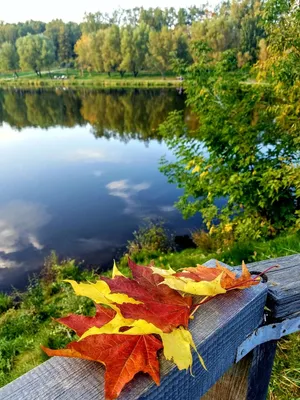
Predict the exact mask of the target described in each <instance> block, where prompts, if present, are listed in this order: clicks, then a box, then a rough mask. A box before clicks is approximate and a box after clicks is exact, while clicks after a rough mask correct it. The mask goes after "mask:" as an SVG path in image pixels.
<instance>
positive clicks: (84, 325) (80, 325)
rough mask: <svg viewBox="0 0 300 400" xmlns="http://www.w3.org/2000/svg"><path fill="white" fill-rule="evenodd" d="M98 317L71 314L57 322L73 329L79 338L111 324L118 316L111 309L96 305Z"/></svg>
mask: <svg viewBox="0 0 300 400" xmlns="http://www.w3.org/2000/svg"><path fill="white" fill-rule="evenodd" d="M95 307H96V315H95V316H94V317H85V316H84V315H77V314H71V315H69V316H68V317H64V318H59V319H57V320H56V321H57V322H59V323H61V324H63V325H66V326H67V327H69V328H71V329H73V331H75V332H76V334H77V335H78V336H82V335H83V334H84V332H86V331H87V330H88V329H90V328H92V327H94V326H95V327H98V328H100V327H101V326H103V325H106V324H107V323H109V322H110V321H111V320H112V319H113V318H114V317H115V315H116V312H115V311H114V310H112V309H110V308H105V307H103V306H101V305H99V304H95Z"/></svg>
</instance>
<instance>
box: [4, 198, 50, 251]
mask: <svg viewBox="0 0 300 400" xmlns="http://www.w3.org/2000/svg"><path fill="white" fill-rule="evenodd" d="M50 219H51V217H50V215H49V214H48V212H47V211H46V209H45V207H44V206H43V205H41V204H37V203H30V202H25V201H21V200H15V201H11V202H10V203H8V204H6V205H5V206H2V207H0V252H3V253H4V254H9V253H13V252H16V251H20V250H23V249H25V248H27V247H29V246H32V247H34V248H35V249H37V250H41V249H43V247H44V246H43V245H42V244H41V243H40V241H39V239H38V235H37V234H38V230H39V228H41V227H42V226H44V225H46V224H47V223H48V222H49V221H50Z"/></svg>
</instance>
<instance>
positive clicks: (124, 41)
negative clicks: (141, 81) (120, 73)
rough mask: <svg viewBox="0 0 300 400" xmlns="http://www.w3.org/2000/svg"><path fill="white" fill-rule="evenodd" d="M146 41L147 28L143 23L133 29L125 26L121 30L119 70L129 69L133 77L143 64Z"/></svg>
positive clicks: (146, 50)
mask: <svg viewBox="0 0 300 400" xmlns="http://www.w3.org/2000/svg"><path fill="white" fill-rule="evenodd" d="M148 41H149V28H148V26H147V25H146V24H144V23H141V24H140V25H139V26H137V27H136V28H134V29H132V28H131V27H126V28H124V29H123V30H122V33H121V54H122V62H121V64H120V70H125V71H131V72H132V73H133V75H134V76H135V77H136V76H137V75H138V73H139V71H140V70H141V69H142V68H143V67H144V65H145V61H146V55H147V54H148Z"/></svg>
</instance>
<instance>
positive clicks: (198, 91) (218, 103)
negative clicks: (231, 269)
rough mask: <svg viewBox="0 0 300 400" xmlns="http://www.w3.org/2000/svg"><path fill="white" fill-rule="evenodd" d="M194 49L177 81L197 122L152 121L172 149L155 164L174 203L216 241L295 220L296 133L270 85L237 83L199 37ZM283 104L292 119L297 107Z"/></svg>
mask: <svg viewBox="0 0 300 400" xmlns="http://www.w3.org/2000/svg"><path fill="white" fill-rule="evenodd" d="M194 52H195V53H196V54H195V55H194V59H196V60H197V61H196V62H195V64H193V65H192V66H190V67H189V68H188V69H187V70H186V77H185V78H186V79H185V85H186V93H187V104H188V105H189V106H190V107H192V110H193V112H194V113H195V114H196V115H197V117H198V120H199V121H200V124H199V127H198V128H197V129H196V130H195V131H193V132H192V135H190V133H189V131H188V128H187V126H186V124H185V123H184V121H183V118H182V116H181V115H180V114H178V113H172V114H171V115H170V117H169V118H168V119H167V121H166V122H165V123H164V124H163V125H162V126H161V128H160V132H161V134H162V135H163V136H164V137H165V139H166V141H167V144H168V146H169V147H170V149H171V150H172V152H173V153H174V154H175V156H176V159H175V161H171V162H168V161H167V160H166V159H164V160H163V162H162V168H161V169H162V171H163V172H164V173H165V174H166V176H167V177H168V180H169V182H172V183H175V184H177V186H178V187H180V188H181V189H183V195H182V196H181V197H180V199H179V201H178V202H177V207H178V208H179V209H180V210H181V211H182V212H183V215H184V216H185V217H190V216H192V215H194V214H196V213H198V212H201V213H202V216H203V218H204V221H205V223H206V226H207V229H208V230H209V233H210V234H211V235H212V236H215V237H219V238H220V237H221V238H222V241H223V244H228V243H229V240H231V238H233V239H236V240H245V241H247V240H249V239H258V238H260V237H264V236H265V237H267V236H269V237H270V236H274V235H275V234H276V233H278V232H280V231H282V230H286V229H288V228H291V227H293V226H295V224H297V216H298V223H299V209H300V204H299V198H300V169H299V139H298V140H297V138H296V135H295V134H296V132H294V130H293V129H294V128H293V127H292V124H291V125H289V124H288V123H284V122H286V121H283V120H281V118H280V114H281V108H280V102H279V103H278V98H275V97H274V96H273V88H272V86H268V85H243V84H241V83H240V78H239V77H235V76H233V75H232V73H230V72H226V70H224V68H223V65H222V62H221V66H219V65H218V63H217V64H216V63H215V62H214V61H213V60H212V58H211V56H210V50H209V48H208V47H207V46H206V45H203V44H202V43H197V44H196V45H195V46H194ZM226 65H227V64H226ZM278 106H279V111H278ZM289 112H290V117H293V121H294V125H295V121H296V116H297V113H298V114H299V111H297V109H294V110H291V109H290V110H289ZM291 121H292V120H291ZM297 137H299V134H298V136H297Z"/></svg>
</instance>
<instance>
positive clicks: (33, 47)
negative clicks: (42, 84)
mask: <svg viewBox="0 0 300 400" xmlns="http://www.w3.org/2000/svg"><path fill="white" fill-rule="evenodd" d="M16 45H17V51H18V56H19V59H20V67H21V69H23V70H26V69H33V70H34V72H35V73H36V74H37V75H38V76H40V77H41V76H42V74H41V70H42V68H49V67H50V66H51V65H52V64H53V62H54V60H55V49H54V45H53V42H52V41H51V40H50V39H49V38H47V37H46V36H44V35H27V36H24V37H22V38H19V39H18V40H17V43H16Z"/></svg>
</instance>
